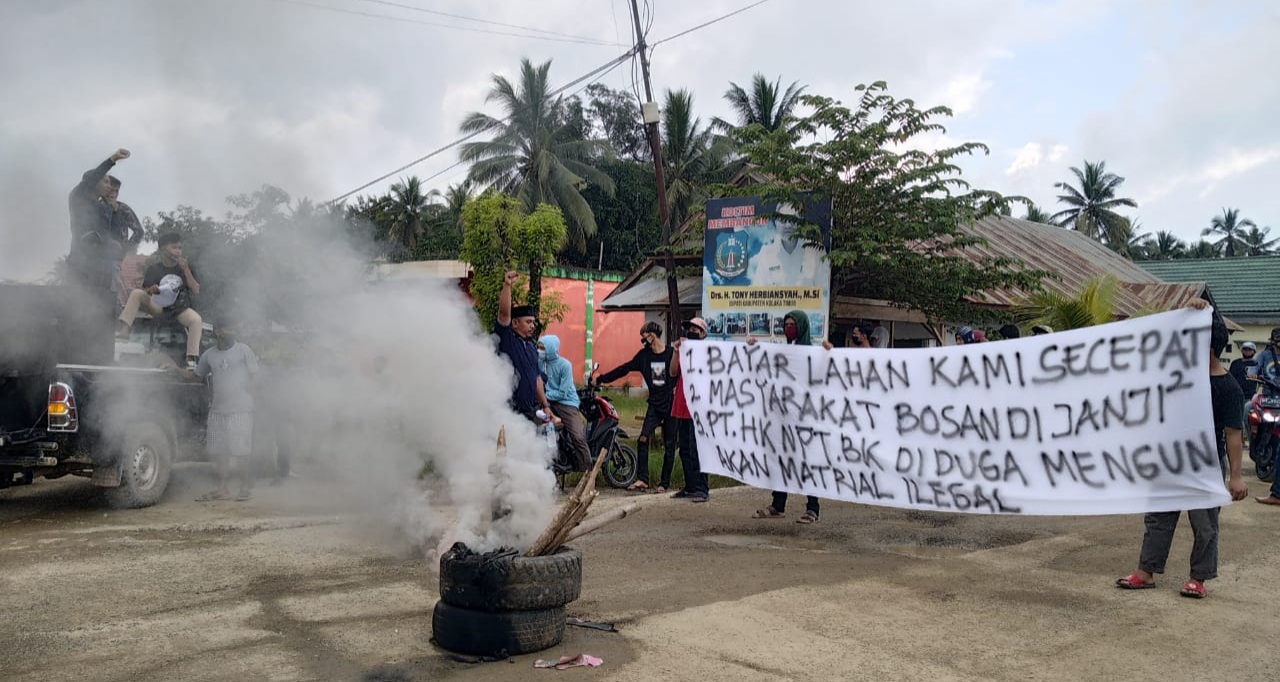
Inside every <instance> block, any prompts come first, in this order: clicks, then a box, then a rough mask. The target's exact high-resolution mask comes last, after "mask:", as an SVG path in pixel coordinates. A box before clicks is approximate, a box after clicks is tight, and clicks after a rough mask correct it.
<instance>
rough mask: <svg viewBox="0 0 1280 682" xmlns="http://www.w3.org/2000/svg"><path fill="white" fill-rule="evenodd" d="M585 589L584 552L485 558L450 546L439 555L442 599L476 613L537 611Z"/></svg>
mask: <svg viewBox="0 0 1280 682" xmlns="http://www.w3.org/2000/svg"><path fill="white" fill-rule="evenodd" d="M581 593H582V554H581V553H580V552H578V550H576V549H571V548H568V547H563V548H561V549H560V550H559V551H557V552H556V553H555V554H550V555H547V556H537V557H525V556H506V557H497V558H495V557H491V556H490V557H486V556H483V555H476V554H469V553H468V554H459V553H458V552H457V551H454V550H450V551H448V552H445V553H444V555H443V556H441V557H440V600H441V601H443V602H444V603H446V604H449V605H450V606H457V607H460V608H464V609H471V610H475V611H489V612H498V611H536V610H539V609H549V608H555V607H560V606H564V605H565V604H568V603H569V602H571V601H574V600H575V599H577V598H578V596H579V595H580V594H581Z"/></svg>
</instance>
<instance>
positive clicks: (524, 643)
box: [431, 601, 565, 656]
mask: <svg viewBox="0 0 1280 682" xmlns="http://www.w3.org/2000/svg"><path fill="white" fill-rule="evenodd" d="M564 628H565V615H564V607H563V606H557V607H555V608H549V609H539V610H536V611H507V612H501V613H490V612H487V611H475V610H472V609H465V608H460V607H457V606H453V605H450V604H446V603H445V602H443V601H440V602H436V608H435V611H434V613H432V615H431V630H432V635H433V637H434V639H435V642H436V644H437V645H439V646H441V647H443V648H445V649H448V650H450V651H456V652H458V653H462V654H471V655H473V656H494V655H501V654H504V653H505V654H506V655H508V656H517V655H519V654H528V653H533V652H535V651H542V650H543V649H547V648H550V647H553V646H555V645H557V644H559V643H560V640H562V639H564Z"/></svg>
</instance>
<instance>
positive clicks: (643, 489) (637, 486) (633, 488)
mask: <svg viewBox="0 0 1280 682" xmlns="http://www.w3.org/2000/svg"><path fill="white" fill-rule="evenodd" d="M627 492H629V493H647V492H649V484H647V483H642V482H640V481H636V482H635V483H632V484H631V485H629V486H627Z"/></svg>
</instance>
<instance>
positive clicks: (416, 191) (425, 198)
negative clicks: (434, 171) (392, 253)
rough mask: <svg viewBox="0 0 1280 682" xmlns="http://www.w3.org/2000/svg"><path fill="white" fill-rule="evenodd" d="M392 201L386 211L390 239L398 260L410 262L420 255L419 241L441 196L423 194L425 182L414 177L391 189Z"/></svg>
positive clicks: (428, 192) (403, 180) (428, 191)
mask: <svg viewBox="0 0 1280 682" xmlns="http://www.w3.org/2000/svg"><path fill="white" fill-rule="evenodd" d="M389 198H390V202H389V203H388V204H387V205H385V206H384V207H383V210H384V211H385V218H386V219H387V220H388V224H387V226H386V227H387V239H388V241H390V242H391V243H392V244H394V245H395V246H396V254H397V255H398V256H399V257H398V258H396V260H404V259H408V258H410V257H411V256H412V254H414V253H416V252H417V248H418V240H419V239H420V238H421V237H422V234H423V230H424V226H425V225H426V223H427V221H428V220H429V219H430V218H429V216H430V214H431V208H432V204H433V203H435V201H436V200H437V199H438V198H440V192H439V191H437V190H434V189H433V190H424V188H423V186H422V180H421V179H419V178H418V176H416V175H413V176H410V177H408V178H402V179H401V180H400V181H399V182H397V183H395V184H394V185H392V186H391V192H390V197H389Z"/></svg>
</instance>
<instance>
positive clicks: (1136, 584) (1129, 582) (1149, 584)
mask: <svg viewBox="0 0 1280 682" xmlns="http://www.w3.org/2000/svg"><path fill="white" fill-rule="evenodd" d="M1155 586H1156V583H1155V581H1153V580H1143V579H1142V576H1140V575H1138V572H1137V571H1134V572H1133V573H1130V574H1129V575H1126V576H1125V577H1123V578H1117V579H1116V587H1119V588H1120V589H1122V590H1149V589H1151V588H1153V587H1155Z"/></svg>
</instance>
